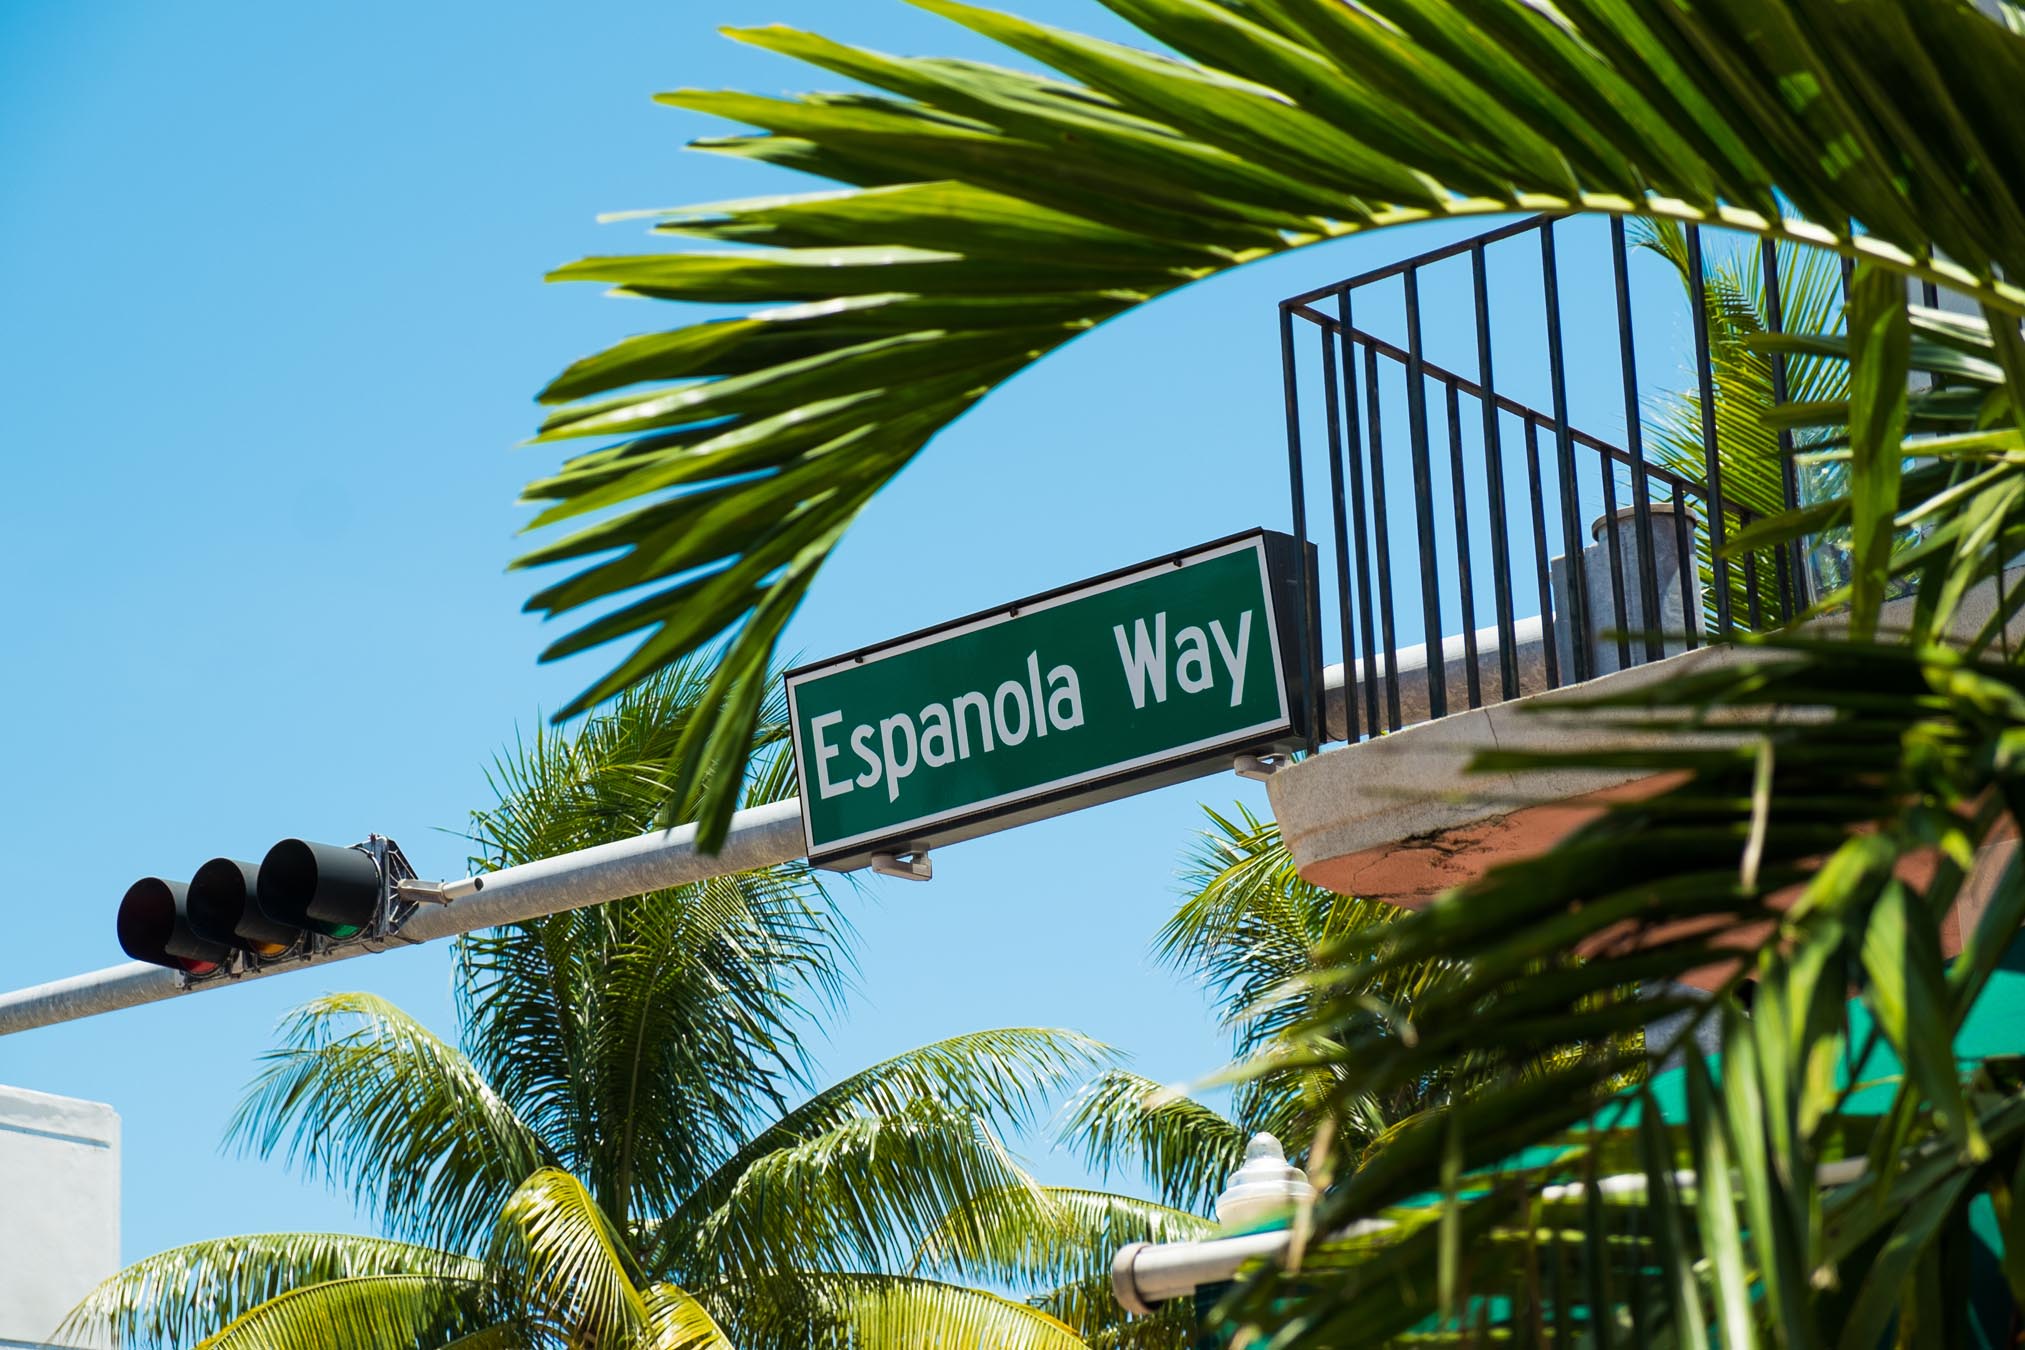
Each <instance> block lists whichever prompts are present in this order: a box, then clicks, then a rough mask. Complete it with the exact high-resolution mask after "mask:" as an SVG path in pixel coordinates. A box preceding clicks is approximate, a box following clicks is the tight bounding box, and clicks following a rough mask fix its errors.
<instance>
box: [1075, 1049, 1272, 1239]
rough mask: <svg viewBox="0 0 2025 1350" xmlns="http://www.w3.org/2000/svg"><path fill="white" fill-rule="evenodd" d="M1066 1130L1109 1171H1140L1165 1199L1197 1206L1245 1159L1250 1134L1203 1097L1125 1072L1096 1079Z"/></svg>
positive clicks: (1114, 1071)
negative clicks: (1179, 1091) (1183, 1093)
mask: <svg viewBox="0 0 2025 1350" xmlns="http://www.w3.org/2000/svg"><path fill="white" fill-rule="evenodd" d="M1060 1133H1061V1138H1062V1141H1063V1142H1064V1143H1065V1144H1067V1145H1069V1146H1070V1147H1071V1148H1073V1149H1075V1150H1076V1151H1077V1152H1079V1153H1081V1154H1082V1156H1083V1158H1084V1161H1085V1162H1087V1163H1088V1164H1089V1165H1090V1166H1091V1167H1093V1168H1096V1169H1098V1170H1099V1171H1101V1172H1102V1173H1103V1174H1104V1175H1106V1176H1109V1175H1111V1174H1112V1173H1113V1172H1114V1171H1118V1170H1135V1171H1138V1172H1139V1173H1140V1174H1142V1175H1143V1176H1145V1177H1146V1179H1147V1180H1148V1181H1149V1182H1150V1183H1151V1184H1152V1186H1153V1190H1154V1193H1155V1194H1156V1195H1158V1196H1159V1197H1160V1198H1161V1199H1162V1200H1163V1201H1165V1202H1166V1203H1168V1204H1170V1205H1175V1206H1179V1207H1181V1208H1184V1209H1189V1210H1197V1211H1200V1210H1206V1209H1208V1208H1209V1202H1210V1200H1211V1199H1212V1198H1213V1197H1214V1196H1215V1195H1216V1193H1217V1192H1218V1191H1220V1190H1222V1189H1223V1184H1224V1179H1225V1178H1226V1177H1228V1176H1229V1175H1230V1174H1231V1173H1232V1172H1234V1171H1236V1170H1237V1167H1238V1165H1239V1164H1240V1163H1242V1162H1243V1161H1244V1157H1245V1143H1246V1141H1247V1140H1248V1139H1249V1138H1250V1135H1249V1134H1247V1133H1246V1131H1245V1130H1244V1128H1243V1127H1242V1126H1240V1125H1238V1124H1237V1123H1235V1122H1234V1121H1231V1120H1228V1119H1226V1118H1224V1117H1223V1116H1221V1115H1219V1114H1217V1112H1215V1111H1214V1110H1212V1109H1211V1108H1209V1107H1207V1106H1205V1105H1203V1104H1202V1103H1201V1102H1198V1101H1196V1100H1194V1099H1193V1098H1190V1097H1187V1096H1184V1095H1182V1094H1180V1093H1178V1092H1176V1091H1174V1090H1173V1089H1172V1088H1171V1087H1169V1086H1167V1085H1163V1084H1160V1083H1156V1082H1154V1081H1153V1080H1152V1079H1150V1078H1145V1077H1142V1076H1140V1075H1139V1074H1136V1073H1132V1072H1130V1071H1128V1070H1125V1069H1110V1070H1107V1071H1106V1072H1104V1073H1102V1074H1100V1075H1098V1076H1097V1077H1096V1078H1094V1079H1092V1080H1091V1081H1090V1082H1089V1083H1088V1084H1087V1085H1086V1086H1085V1087H1084V1088H1083V1090H1082V1091H1081V1092H1079V1093H1078V1094H1077V1095H1076V1098H1075V1100H1074V1101H1072V1102H1071V1103H1070V1104H1069V1107H1068V1109H1067V1110H1066V1111H1065V1112H1064V1114H1063V1121H1062V1126H1061V1131H1060Z"/></svg>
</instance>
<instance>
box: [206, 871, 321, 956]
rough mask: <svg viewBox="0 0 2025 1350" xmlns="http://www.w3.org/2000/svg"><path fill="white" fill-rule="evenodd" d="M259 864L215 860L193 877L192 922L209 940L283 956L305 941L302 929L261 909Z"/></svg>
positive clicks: (254, 952)
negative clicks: (270, 915)
mask: <svg viewBox="0 0 2025 1350" xmlns="http://www.w3.org/2000/svg"><path fill="white" fill-rule="evenodd" d="M259 877H260V865H259V864H258V863H250V862H241V861H240V860H239V859H237V858H213V859H212V860H211V861H210V862H207V863H205V864H204V865H203V866H202V867H200V868H198V869H197V871H196V874H195V875H194V876H192V877H191V878H190V906H189V908H190V923H191V925H192V926H193V927H195V928H196V929H197V931H198V932H200V933H203V934H205V935H207V936H209V937H213V938H216V939H217V940H219V941H221V942H224V943H226V944H227V945H229V946H233V947H237V948H238V949H239V950H240V951H242V952H252V953H253V954H254V955H255V956H270V957H271V956H280V955H282V954H283V953H285V952H287V951H288V949H289V948H291V947H293V946H295V944H296V943H297V942H299V941H301V940H302V930H301V929H300V928H297V927H295V926H294V925H291V924H286V923H282V922H280V921H279V920H276V919H271V918H269V917H268V916H267V915H266V913H265V912H263V911H262V910H261V908H260V903H259V899H258V894H259V884H260V882H259Z"/></svg>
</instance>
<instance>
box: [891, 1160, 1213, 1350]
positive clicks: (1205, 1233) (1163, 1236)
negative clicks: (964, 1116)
mask: <svg viewBox="0 0 2025 1350" xmlns="http://www.w3.org/2000/svg"><path fill="white" fill-rule="evenodd" d="M1216 1231H1217V1229H1216V1224H1215V1222H1214V1221H1213V1220H1210V1219H1205V1218H1203V1217H1202V1216H1201V1215H1199V1214H1192V1213H1190V1212H1188V1211H1186V1210H1180V1209H1174V1208H1171V1207H1170V1206H1167V1205H1162V1204H1159V1203H1157V1202H1155V1201H1152V1200H1141V1199H1138V1198H1137V1197H1135V1196H1128V1195H1113V1194H1111V1193H1109V1192H1106V1191H1092V1190H1082V1189H1078V1188H1076V1187H1071V1186H1045V1187H1042V1188H1040V1189H1039V1190H1038V1191H1036V1190H1034V1189H1033V1188H1031V1187H1027V1186H1018V1187H1013V1188H1010V1189H1008V1190H1005V1191H1000V1192H996V1193H993V1194H990V1195H983V1196H977V1197H975V1198H973V1199H972V1200H971V1201H969V1202H968V1203H966V1204H965V1205H963V1206H961V1207H960V1208H959V1209H957V1210H956V1211H955V1212H953V1213H950V1214H948V1215H945V1216H944V1217H943V1219H942V1221H941V1222H940V1223H938V1224H937V1225H936V1226H935V1228H934V1230H933V1231H931V1232H930V1233H929V1234H928V1236H927V1237H926V1238H925V1239H923V1240H922V1243H921V1245H920V1247H919V1248H917V1249H916V1251H915V1254H914V1269H915V1270H916V1271H940V1272H945V1273H948V1274H950V1275H953V1276H958V1277H961V1278H963V1279H967V1280H979V1281H986V1282H990V1283H992V1284H996V1285H1000V1286H1010V1287H1013V1288H1017V1289H1027V1290H1049V1289H1052V1288H1054V1287H1056V1286H1070V1285H1076V1286H1080V1285H1083V1284H1087V1283H1088V1282H1090V1281H1092V1280H1096V1279H1100V1278H1106V1277H1108V1276H1109V1274H1110V1270H1111V1258H1112V1256H1113V1255H1114V1254H1116V1253H1117V1251H1118V1249H1119V1248H1121V1247H1123V1246H1124V1245H1125V1244H1126V1243H1128V1242H1194V1241H1199V1240H1201V1239H1203V1238H1208V1237H1213V1236H1215V1235H1216ZM1057 1315H1058V1316H1059V1315H1060V1314H1059V1313H1058V1314H1057ZM1064 1320H1065V1321H1070V1322H1071V1324H1072V1325H1077V1326H1080V1325H1081V1318H1080V1317H1078V1318H1073V1319H1072V1318H1064Z"/></svg>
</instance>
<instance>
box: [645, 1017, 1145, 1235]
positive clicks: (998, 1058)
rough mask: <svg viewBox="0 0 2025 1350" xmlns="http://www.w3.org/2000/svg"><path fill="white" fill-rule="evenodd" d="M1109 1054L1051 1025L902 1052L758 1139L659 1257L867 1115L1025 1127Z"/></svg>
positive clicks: (690, 1206)
mask: <svg viewBox="0 0 2025 1350" xmlns="http://www.w3.org/2000/svg"><path fill="white" fill-rule="evenodd" d="M1111 1055H1112V1051H1111V1050H1110V1048H1109V1047H1108V1046H1105V1045H1103V1044H1102V1043H1101V1042H1098V1041H1094V1040H1092V1039H1090V1038H1089V1037H1087V1036H1084V1035H1082V1034H1080V1033H1078V1032H1073V1031H1063V1030H1059V1029H1053V1028H1045V1027H1002V1028H998V1029H995V1030H988V1031H973V1032H967V1033H964V1034H963V1035H959V1036H952V1037H948V1038H946V1039H944V1040H940V1041H931V1042H930V1043H928V1044H927V1045H923V1046H918V1047H916V1048H914V1049H912V1050H907V1051H903V1052H902V1053H900V1054H898V1055H894V1056H892V1057H891V1058H888V1059H885V1060H882V1061H880V1062H879V1063H877V1064H874V1065H872V1066H870V1067H869V1068H866V1069H863V1070H860V1071H859V1072H857V1073H855V1074H852V1075H850V1076H849V1077H847V1078H844V1079H841V1080H839V1081H838V1082H836V1083H833V1084H831V1085H830V1086H829V1087H827V1088H824V1089H823V1090H822V1091H820V1092H818V1093H816V1094H815V1095H814V1096H812V1097H810V1098H809V1100H808V1101H806V1102H804V1103H802V1104H801V1105H800V1106H798V1107H795V1108H794V1109H793V1110H791V1111H788V1112H787V1113H785V1114H784V1115H782V1116H781V1117H780V1118H779V1119H778V1120H776V1121H774V1122H773V1123H772V1124H770V1125H768V1126H766V1127H765V1128H764V1129H762V1130H760V1131H758V1132H757V1133H755V1134H754V1135H753V1136H752V1137H751V1138H750V1139H749V1140H747V1141H746V1143H745V1144H744V1145H743V1146H742V1147H740V1148H739V1149H738V1151H737V1152H736V1153H735V1154H733V1155H732V1156H731V1157H730V1158H729V1159H727V1160H726V1161H725V1162H724V1163H723V1164H722V1165H721V1166H719V1167H718V1169H717V1170H716V1172H714V1173H713V1174H712V1175H711V1176H710V1177H709V1178H708V1179H707V1180H706V1181H705V1182H704V1183H703V1184H702V1185H700V1186H698V1187H697V1188H696V1189H695V1190H694V1191H693V1192H691V1194H690V1195H689V1196H688V1198H687V1199H685V1200H684V1202H683V1204H682V1205H681V1206H680V1208H679V1209H678V1210H677V1211H676V1212H675V1213H674V1214H673V1215H671V1216H670V1218H669V1219H668V1221H667V1222H666V1223H665V1224H664V1225H663V1230H664V1231H663V1233H662V1236H661V1237H660V1238H659V1239H658V1240H657V1243H656V1250H658V1251H669V1250H672V1249H673V1246H674V1245H675V1244H680V1243H682V1242H684V1241H687V1240H688V1235H690V1234H692V1233H693V1232H694V1230H695V1229H696V1227H697V1226H698V1225H700V1224H702V1223H704V1222H705V1220H706V1218H707V1216H709V1215H711V1214H712V1213H713V1212H714V1211H716V1210H717V1209H718V1207H719V1206H721V1205H723V1204H725V1203H726V1202H727V1201H728V1200H729V1198H730V1196H731V1195H732V1193H733V1191H734V1190H735V1189H736V1188H737V1186H738V1185H739V1184H740V1181H741V1179H742V1178H743V1177H744V1176H745V1175H746V1173H747V1172H748V1171H749V1170H750V1169H751V1168H752V1167H754V1166H755V1165H757V1164H759V1163H760V1162H761V1161H762V1160H764V1159H766V1158H768V1157H771V1156H772V1155H774V1154H776V1153H778V1152H779V1151H780V1150H782V1149H787V1148H793V1147H795V1146H797V1145H800V1144H802V1143H804V1142H806V1141H809V1140H814V1139H819V1138H821V1137H822V1136H823V1135H825V1134H826V1133H828V1132H829V1131H831V1130H834V1129H837V1128H838V1127H840V1126H845V1125H850V1124H853V1123H855V1122H858V1121H862V1120H864V1119H866V1118H868V1117H882V1116H900V1115H903V1114H904V1113H905V1112H907V1111H908V1110H909V1109H910V1108H911V1107H913V1106H914V1105H916V1104H917V1103H925V1104H927V1105H928V1106H929V1107H931V1108H935V1109H938V1110H941V1111H945V1112H955V1113H959V1114H966V1115H970V1116H973V1117H975V1118H977V1119H978V1120H979V1121H980V1122H987V1123H996V1124H998V1125H1000V1126H1003V1127H1008V1128H1020V1127H1024V1126H1025V1125H1028V1124H1030V1123H1031V1122H1032V1120H1033V1116H1034V1113H1035V1111H1036V1110H1037V1109H1038V1107H1039V1106H1040V1105H1041V1103H1043V1102H1044V1101H1046V1100H1047V1099H1048V1097H1049V1096H1050V1095H1051V1094H1052V1093H1054V1092H1055V1091H1057V1090H1059V1089H1061V1088H1063V1087H1064V1086H1066V1085H1067V1084H1069V1083H1071V1082H1073V1081H1074V1080H1075V1079H1076V1078H1077V1077H1079V1076H1080V1075H1081V1074H1083V1073H1085V1072H1087V1071H1088V1070H1089V1069H1090V1068H1092V1067H1094V1066H1096V1065H1098V1064H1101V1063H1103V1062H1104V1061H1105V1060H1106V1059H1108V1058H1110V1057H1111ZM650 1264H652V1261H651V1260H650Z"/></svg>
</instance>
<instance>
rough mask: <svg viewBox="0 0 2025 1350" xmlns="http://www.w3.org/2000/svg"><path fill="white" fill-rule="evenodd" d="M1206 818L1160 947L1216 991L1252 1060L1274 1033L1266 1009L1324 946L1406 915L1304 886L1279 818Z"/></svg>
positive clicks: (1211, 814)
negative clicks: (1270, 999) (1183, 894)
mask: <svg viewBox="0 0 2025 1350" xmlns="http://www.w3.org/2000/svg"><path fill="white" fill-rule="evenodd" d="M1203 814H1204V815H1206V816H1207V817H1208V818H1209V826H1208V828H1207V829H1205V830H1204V831H1203V832H1202V833H1201V834H1200V835H1198V836H1197V838H1196V840H1195V842H1194V846H1193V847H1192V848H1191V849H1190V851H1189V853H1188V856H1187V859H1186V861H1185V862H1184V865H1183V870H1182V884H1183V886H1184V888H1185V891H1186V894H1187V898H1186V899H1185V900H1184V901H1183V902H1182V905H1181V907H1180V908H1179V909H1178V910H1176V911H1175V913H1174V917H1173V918H1171V919H1169V920H1168V921H1167V923H1166V924H1165V925H1164V926H1163V927H1162V929H1161V931H1160V935H1159V937H1158V938H1157V939H1156V940H1155V944H1154V945H1155V951H1156V952H1157V954H1158V955H1159V956H1160V958H1161V959H1162V960H1163V961H1166V962H1167V963H1169V964H1171V965H1176V966H1180V967H1182V968H1183V969H1184V970H1186V971H1188V972H1189V973H1190V974H1192V975H1195V976H1196V977H1197V978H1199V979H1201V980H1202V981H1203V982H1204V983H1205V984H1206V985H1208V987H1209V989H1210V991H1211V993H1212V995H1213V996H1215V997H1216V998H1217V1000H1218V1002H1219V1005H1220V1011H1221V1012H1222V1014H1223V1018H1224V1021H1225V1022H1226V1023H1227V1024H1229V1025H1231V1026H1232V1027H1233V1029H1234V1030H1235V1031H1236V1034H1237V1037H1238V1044H1237V1051H1238V1053H1239V1054H1240V1055H1244V1054H1248V1053H1250V1052H1251V1051H1252V1050H1254V1049H1256V1048H1258V1047H1259V1046H1261V1045H1263V1044H1264V1043H1265V1042H1266V1041H1269V1040H1270V1039H1271V1038H1272V1037H1273V1035H1274V1034H1275V1027H1274V1024H1273V1022H1272V1020H1271V1019H1270V1018H1261V1017H1260V1015H1259V1014H1260V1010H1261V1005H1262V1004H1263V1003H1264V1002H1266V1000H1267V999H1268V997H1269V996H1270V995H1271V994H1272V993H1273V992H1274V991H1275V990H1277V989H1279V988H1280V987H1281V986H1282V985H1284V984H1286V983H1287V982H1288V981H1289V980H1292V979H1294V978H1296V977H1297V976H1299V975H1300V974H1302V973H1303V972H1304V971H1306V970H1307V969H1309V968H1310V964H1311V960H1312V957H1313V954H1314V951H1315V949H1316V948H1317V947H1319V946H1321V945H1323V944H1324V943H1327V942H1330V941H1332V940H1335V939H1338V938H1342V937H1347V936H1348V935H1350V934H1352V933H1357V932H1363V931H1366V930H1369V929H1374V928H1379V927H1383V926H1384V925H1386V924H1389V923H1392V922H1394V921H1395V920H1397V919H1398V917H1399V916H1400V913H1401V911H1400V910H1399V909H1398V908H1397V907H1396V906H1393V905H1388V904H1385V903H1384V902H1382V901H1375V900H1360V899H1357V898H1355V897H1352V896H1344V895H1337V894H1335V893H1334V892H1332V891H1327V890H1324V889H1323V888H1321V887H1319V886H1315V885H1312V884H1311V883H1309V882H1307V881H1304V880H1303V879H1302V878H1301V876H1300V874H1299V872H1297V871H1296V870H1295V868H1294V860H1293V855H1292V854H1291V853H1289V852H1288V850H1287V847H1286V845H1285V843H1284V842H1282V840H1281V838H1280V827H1279V825H1278V824H1277V823H1276V822H1274V821H1269V820H1267V821H1262V820H1259V819H1258V818H1257V817H1255V816H1253V815H1252V813H1251V812H1250V811H1249V810H1248V809H1246V808H1245V807H1243V806H1238V807H1236V808H1235V811H1234V813H1233V814H1232V815H1229V816H1225V815H1221V814H1219V813H1217V812H1216V811H1213V810H1210V809H1209V808H1208V807H1204V808H1203Z"/></svg>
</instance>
